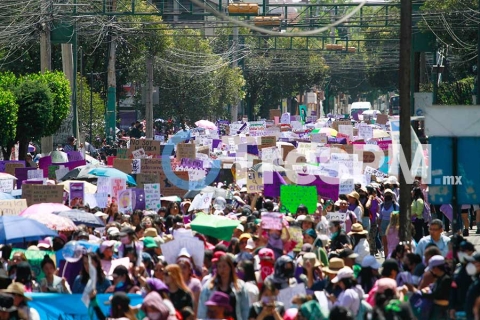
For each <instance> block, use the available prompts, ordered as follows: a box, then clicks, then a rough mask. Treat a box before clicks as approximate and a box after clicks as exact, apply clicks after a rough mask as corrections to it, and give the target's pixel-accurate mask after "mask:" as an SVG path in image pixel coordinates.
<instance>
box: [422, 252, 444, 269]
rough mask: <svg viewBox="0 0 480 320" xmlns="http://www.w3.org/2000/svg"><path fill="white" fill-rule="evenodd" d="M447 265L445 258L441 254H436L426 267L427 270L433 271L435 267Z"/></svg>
mask: <svg viewBox="0 0 480 320" xmlns="http://www.w3.org/2000/svg"><path fill="white" fill-rule="evenodd" d="M443 265H445V258H444V257H443V256H440V255H436V256H433V257H431V258H430V260H428V267H426V268H425V272H428V271H431V270H432V269H433V268H435V267H439V266H443Z"/></svg>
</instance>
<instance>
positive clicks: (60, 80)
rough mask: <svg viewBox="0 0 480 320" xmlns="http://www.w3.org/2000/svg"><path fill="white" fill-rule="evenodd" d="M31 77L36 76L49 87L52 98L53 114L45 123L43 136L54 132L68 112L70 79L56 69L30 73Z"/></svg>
mask: <svg viewBox="0 0 480 320" xmlns="http://www.w3.org/2000/svg"><path fill="white" fill-rule="evenodd" d="M31 77H37V79H38V81H40V82H43V83H44V84H46V85H47V86H48V88H49V89H50V93H51V95H52V100H53V110H52V115H53V116H52V118H51V121H50V122H48V123H46V124H45V136H49V135H52V134H55V132H57V131H58V129H59V128H60V126H61V125H62V122H63V120H65V118H66V117H67V116H68V113H69V112H70V96H71V94H72V93H71V89H70V81H68V79H67V78H66V77H65V74H64V73H63V72H58V71H57V72H46V73H43V74H37V75H31Z"/></svg>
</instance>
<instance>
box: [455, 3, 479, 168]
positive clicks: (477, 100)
mask: <svg viewBox="0 0 480 320" xmlns="http://www.w3.org/2000/svg"><path fill="white" fill-rule="evenodd" d="M478 12H480V0H478ZM476 104H477V105H480V24H479V25H478V31H477V99H476ZM454 165H457V164H456V163H454Z"/></svg>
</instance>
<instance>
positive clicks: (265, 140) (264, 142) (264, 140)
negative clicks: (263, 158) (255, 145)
mask: <svg viewBox="0 0 480 320" xmlns="http://www.w3.org/2000/svg"><path fill="white" fill-rule="evenodd" d="M276 146H277V137H275V136H263V137H260V149H263V148H270V147H276Z"/></svg>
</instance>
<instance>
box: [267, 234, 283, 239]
mask: <svg viewBox="0 0 480 320" xmlns="http://www.w3.org/2000/svg"><path fill="white" fill-rule="evenodd" d="M280 237H281V235H280V234H278V233H272V234H270V238H272V239H273V240H278V239H280Z"/></svg>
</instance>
